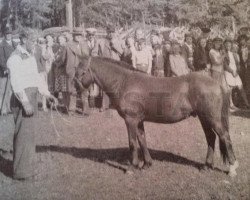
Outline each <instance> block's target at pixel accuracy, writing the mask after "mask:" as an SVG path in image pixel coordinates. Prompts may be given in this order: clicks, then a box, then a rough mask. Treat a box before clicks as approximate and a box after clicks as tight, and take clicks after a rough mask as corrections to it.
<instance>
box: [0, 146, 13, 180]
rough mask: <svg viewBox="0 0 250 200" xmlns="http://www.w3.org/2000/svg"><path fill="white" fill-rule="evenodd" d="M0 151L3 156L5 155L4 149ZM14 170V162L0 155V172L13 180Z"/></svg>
mask: <svg viewBox="0 0 250 200" xmlns="http://www.w3.org/2000/svg"><path fill="white" fill-rule="evenodd" d="M0 151H1V154H2V153H5V151H4V150H2V149H0ZM12 169H13V162H12V161H11V160H8V159H6V158H4V157H3V156H2V155H0V172H1V173H3V174H4V175H5V176H7V177H11V178H12V175H13V170H12Z"/></svg>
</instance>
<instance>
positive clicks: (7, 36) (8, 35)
mask: <svg viewBox="0 0 250 200" xmlns="http://www.w3.org/2000/svg"><path fill="white" fill-rule="evenodd" d="M4 38H5V40H7V41H10V40H11V38H12V35H11V34H10V33H7V34H6V35H5V36H4Z"/></svg>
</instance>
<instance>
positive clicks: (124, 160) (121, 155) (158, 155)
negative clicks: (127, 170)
mask: <svg viewBox="0 0 250 200" xmlns="http://www.w3.org/2000/svg"><path fill="white" fill-rule="evenodd" d="M36 151H37V152H38V153H46V152H57V153H63V154H68V155H71V156H73V157H76V158H82V159H89V160H92V161H95V162H99V163H106V164H108V165H110V166H112V167H115V168H120V167H117V166H116V165H113V164H110V163H109V162H108V161H112V162H117V163H118V164H119V165H120V164H122V165H128V163H129V162H128V161H129V160H130V152H129V150H128V148H114V149H90V148H76V147H63V146H54V145H50V146H37V147H36ZM149 151H150V154H151V156H152V159H153V160H158V161H165V162H172V163H177V164H181V165H185V166H191V167H194V168H197V169H199V170H201V169H203V167H204V164H203V163H199V162H196V161H193V160H190V159H188V158H185V157H182V156H180V155H176V154H173V153H170V152H166V151H160V150H153V149H149ZM122 170H123V169H122ZM215 170H216V171H220V172H224V171H222V170H221V169H218V168H215Z"/></svg>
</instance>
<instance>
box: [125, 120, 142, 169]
mask: <svg viewBox="0 0 250 200" xmlns="http://www.w3.org/2000/svg"><path fill="white" fill-rule="evenodd" d="M125 122H126V126H127V130H128V139H129V150H130V152H131V154H132V165H133V166H134V167H135V168H138V165H139V159H138V149H137V137H136V125H135V124H134V122H133V119H126V120H125Z"/></svg>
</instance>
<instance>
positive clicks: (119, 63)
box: [96, 57, 138, 71]
mask: <svg viewBox="0 0 250 200" xmlns="http://www.w3.org/2000/svg"><path fill="white" fill-rule="evenodd" d="M96 58H98V59H100V60H103V61H106V62H111V63H113V64H116V65H118V66H119V67H122V68H124V69H128V70H131V71H138V70H136V69H135V68H133V66H132V65H130V64H128V63H126V62H124V61H118V60H114V59H111V58H106V57H96Z"/></svg>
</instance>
